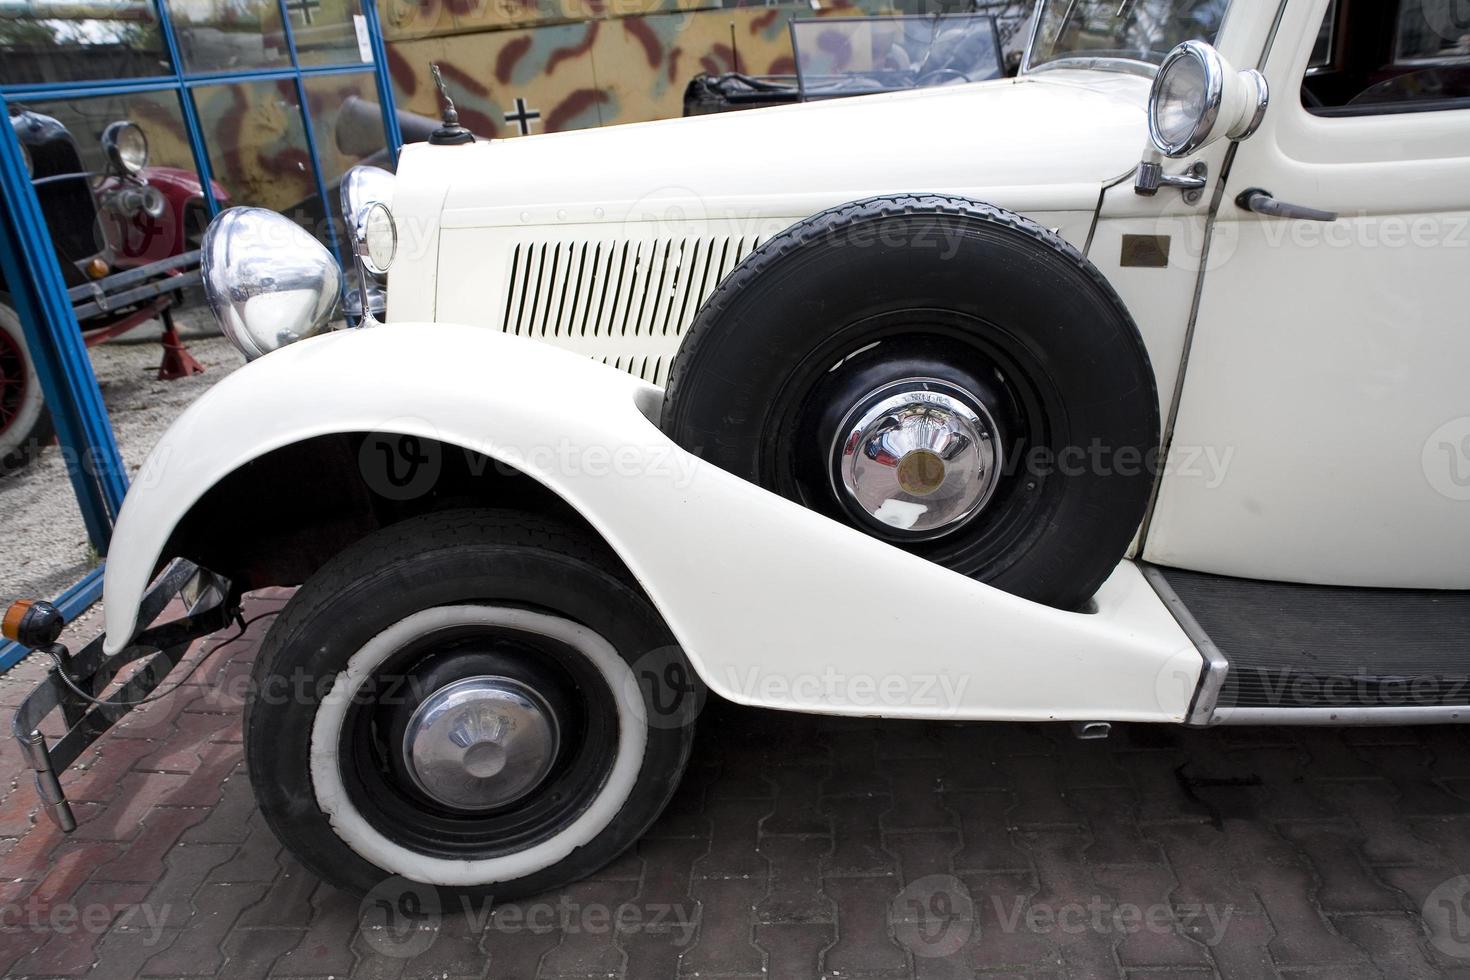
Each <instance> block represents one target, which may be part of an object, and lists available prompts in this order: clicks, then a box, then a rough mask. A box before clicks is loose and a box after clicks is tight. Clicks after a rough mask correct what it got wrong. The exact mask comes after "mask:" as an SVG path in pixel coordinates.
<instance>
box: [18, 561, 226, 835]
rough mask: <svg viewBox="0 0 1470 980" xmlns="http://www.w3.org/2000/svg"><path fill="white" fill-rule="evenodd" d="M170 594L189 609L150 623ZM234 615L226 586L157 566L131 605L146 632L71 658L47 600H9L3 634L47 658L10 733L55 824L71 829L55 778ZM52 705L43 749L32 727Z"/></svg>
mask: <svg viewBox="0 0 1470 980" xmlns="http://www.w3.org/2000/svg"><path fill="white" fill-rule="evenodd" d="M174 596H180V597H182V598H183V599H184V601H185V603H186V604H187V605H188V609H189V611H188V612H187V613H186V614H185V615H184V616H181V617H179V618H178V619H172V620H169V621H168V622H166V623H160V624H159V625H157V626H154V625H152V623H153V621H154V620H155V619H157V618H158V617H159V616H160V615H162V613H163V611H164V608H165V607H167V606H168V604H169V602H170V601H171V600H172V599H173V598H174ZM238 617H239V613H238V611H237V609H236V608H235V607H234V605H233V604H232V603H231V602H230V583H229V581H228V580H227V579H224V578H221V577H220V576H218V575H216V574H214V573H213V572H210V571H206V570H205V569H202V568H200V567H199V566H197V565H195V564H194V563H192V562H188V561H184V560H182V559H178V560H175V561H173V562H171V563H170V564H169V566H168V567H167V568H165V569H164V571H163V574H162V575H160V576H159V577H158V579H157V580H156V581H155V582H154V583H153V585H152V586H151V587H150V588H149V589H148V592H147V593H146V594H145V595H144V596H143V601H142V602H141V603H139V606H138V622H139V623H141V624H142V625H143V626H144V627H146V628H145V629H144V630H143V631H142V632H141V633H139V634H138V636H137V638H136V639H135V640H134V642H133V643H131V644H129V645H128V646H127V647H125V648H124V649H123V650H121V651H120V652H118V653H116V654H114V655H112V656H111V657H109V656H106V655H105V654H104V653H103V650H102V643H103V636H98V637H97V638H96V639H94V640H92V642H90V643H88V644H87V645H86V646H85V647H83V648H82V649H81V650H80V651H79V652H78V653H76V654H75V655H73V654H72V653H70V652H69V651H68V650H67V648H66V647H65V646H64V645H62V644H60V643H57V642H56V638H57V636H58V635H59V634H60V632H61V626H62V623H61V619H60V616H59V614H57V613H56V611H55V609H54V607H52V606H50V605H49V604H48V603H17V604H16V606H14V607H12V610H11V613H9V614H7V615H6V617H5V624H6V627H7V633H10V632H11V631H12V630H14V632H15V636H14V637H13V638H14V639H15V640H16V641H17V642H19V643H20V644H21V645H22V646H27V647H30V648H31V649H33V650H39V651H41V652H43V653H46V654H48V655H49V656H50V657H51V658H52V660H53V661H55V663H54V664H53V665H52V667H51V670H50V671H49V672H47V674H46V677H45V679H44V680H42V681H41V683H40V684H38V685H37V686H36V689H35V690H34V691H32V692H31V693H30V694H29V695H28V696H27V697H26V699H25V701H23V702H21V706H20V707H19V708H18V709H17V710H16V712H15V718H14V719H13V720H12V722H11V733H12V734H13V735H14V736H15V740H16V741H17V742H19V743H20V750H21V754H22V756H23V757H24V758H25V760H26V764H27V765H28V766H30V768H31V769H33V770H35V774H36V793H37V795H39V796H40V798H41V802H42V803H44V804H45V807H44V808H43V809H44V810H45V811H46V816H48V817H49V818H50V819H51V821H52V822H53V823H54V824H56V826H57V827H59V828H61V830H62V831H63V832H65V833H70V832H71V831H73V830H75V829H76V826H77V821H76V817H75V816H74V815H73V814H72V810H71V804H70V803H68V802H67V799H66V792H65V791H64V790H63V789H62V788H61V779H60V774H61V773H63V772H65V771H66V770H67V769H68V768H69V767H70V766H71V764H72V763H73V762H75V761H76V760H77V759H78V758H79V757H80V756H81V754H82V753H83V752H85V751H86V750H87V748H88V747H89V746H91V745H92V743H93V742H95V741H97V740H98V739H99V738H101V737H102V736H103V735H104V734H105V733H106V732H107V730H108V729H109V728H111V727H112V726H113V725H115V724H117V722H118V721H119V720H120V719H121V718H122V717H123V716H124V715H126V714H127V713H128V712H129V711H131V710H133V708H134V707H136V706H137V705H138V704H139V703H141V702H142V701H143V700H144V699H145V698H147V697H148V695H149V694H150V693H152V692H153V691H154V690H156V689H157V687H158V685H159V684H160V683H162V681H163V679H164V678H165V677H167V676H168V674H169V672H170V671H171V670H173V669H174V667H176V666H178V663H179V661H180V660H181V659H183V656H184V653H185V652H186V651H187V650H188V649H189V645H190V644H191V643H193V642H194V641H195V640H197V639H198V638H199V637H201V636H208V635H209V634H210V633H214V632H216V631H217V630H220V629H222V628H223V627H224V626H225V625H227V624H228V623H229V622H230V621H231V620H232V619H238ZM138 661H142V664H141V666H140V667H139V669H138V670H136V671H135V672H134V673H133V674H132V675H131V676H130V677H129V678H128V679H127V680H126V681H125V682H123V684H122V685H120V686H119V687H118V689H117V690H116V691H114V692H112V694H110V695H108V696H107V697H105V698H104V697H102V696H101V692H102V691H105V690H106V689H107V687H108V685H109V684H111V683H112V682H113V680H114V679H115V678H116V677H117V675H118V674H119V673H120V672H121V671H122V669H123V668H124V667H126V666H128V665H129V664H132V663H135V662H138ZM62 671H65V675H64V676H63V674H62ZM68 681H69V683H68ZM57 708H60V709H61V714H62V719H63V721H64V722H65V728H66V730H65V732H64V733H63V734H62V735H61V737H60V738H58V739H57V740H56V742H55V743H54V744H53V745H50V746H48V745H47V742H46V736H44V735H42V734H41V731H40V729H41V727H42V725H43V724H44V723H45V721H46V719H47V718H49V717H50V715H51V713H52V712H53V711H55V710H56V709H57Z"/></svg>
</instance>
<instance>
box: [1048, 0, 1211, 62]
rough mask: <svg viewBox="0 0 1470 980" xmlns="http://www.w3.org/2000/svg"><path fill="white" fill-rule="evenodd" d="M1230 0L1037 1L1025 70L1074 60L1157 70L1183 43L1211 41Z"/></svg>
mask: <svg viewBox="0 0 1470 980" xmlns="http://www.w3.org/2000/svg"><path fill="white" fill-rule="evenodd" d="M1229 5H1230V0H1041V11H1040V13H1039V14H1038V17H1039V20H1038V23H1037V29H1036V35H1035V37H1034V38H1033V39H1032V42H1031V50H1030V54H1029V57H1028V58H1027V59H1026V64H1027V67H1028V68H1036V67H1038V66H1040V65H1044V64H1046V63H1047V62H1053V61H1061V60H1064V59H1074V58H1089V59H1091V58H1105V59H1118V60H1120V61H1123V62H1134V63H1136V64H1138V65H1143V66H1149V65H1152V66H1154V67H1157V66H1158V65H1159V64H1160V63H1161V62H1162V61H1163V60H1164V56H1165V55H1167V54H1168V53H1169V51H1170V50H1171V49H1172V48H1173V47H1174V46H1175V45H1177V44H1179V43H1180V42H1181V41H1189V40H1192V39H1198V40H1201V41H1209V42H1211V43H1213V42H1214V40H1215V35H1216V34H1217V33H1218V32H1219V30H1220V23H1221V22H1222V21H1223V20H1224V19H1225V8H1226V7H1228V6H1229Z"/></svg>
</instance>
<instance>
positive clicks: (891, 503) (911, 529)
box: [832, 378, 1001, 540]
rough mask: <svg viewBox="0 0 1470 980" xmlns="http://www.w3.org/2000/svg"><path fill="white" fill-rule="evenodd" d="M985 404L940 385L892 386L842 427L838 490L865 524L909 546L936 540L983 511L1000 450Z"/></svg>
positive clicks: (920, 381)
mask: <svg viewBox="0 0 1470 980" xmlns="http://www.w3.org/2000/svg"><path fill="white" fill-rule="evenodd" d="M998 436H999V431H998V428H997V426H996V424H995V420H994V418H993V417H992V416H991V414H990V412H989V411H988V410H987V409H986V407H985V405H984V403H983V402H982V401H981V400H980V399H979V398H977V397H975V395H973V394H971V393H970V392H967V391H965V390H964V389H962V388H960V387H958V386H957V385H953V384H950V383H948V382H946V381H939V380H937V379H934V378H908V379H905V380H902V381H894V382H891V383H889V384H885V385H883V386H882V387H880V388H877V389H876V390H874V391H871V392H869V393H868V394H867V395H865V396H864V397H863V398H861V399H859V401H858V402H857V404H856V405H854V406H853V407H852V409H851V410H849V411H848V413H847V415H846V416H845V417H844V418H843V420H842V423H841V424H840V425H839V426H838V427H837V438H836V440H835V441H834V444H833V447H832V468H833V477H834V479H833V490H834V491H835V492H836V494H837V497H838V499H839V500H841V501H842V503H843V506H844V507H846V508H847V509H848V510H849V511H851V512H852V513H853V514H854V515H855V516H857V517H859V518H866V519H868V520H869V521H876V522H877V523H878V524H880V525H883V527H884V531H885V533H887V534H888V535H889V536H892V537H895V538H900V539H904V540H922V539H925V538H935V537H939V536H941V535H944V534H948V533H949V532H951V531H953V530H955V529H957V528H959V527H960V526H961V525H963V524H964V523H965V522H967V521H968V520H970V519H971V518H973V517H974V516H975V515H976V514H978V513H980V511H981V510H982V509H984V507H985V504H986V503H987V502H988V501H989V500H990V497H991V495H992V494H993V493H994V492H995V486H996V483H997V482H998V480H999V478H1000V469H1001V447H1000V443H999V440H998Z"/></svg>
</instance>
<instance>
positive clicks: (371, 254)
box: [353, 201, 398, 276]
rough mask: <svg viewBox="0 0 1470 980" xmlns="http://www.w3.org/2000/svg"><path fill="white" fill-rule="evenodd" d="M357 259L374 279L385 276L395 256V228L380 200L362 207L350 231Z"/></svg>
mask: <svg viewBox="0 0 1470 980" xmlns="http://www.w3.org/2000/svg"><path fill="white" fill-rule="evenodd" d="M353 237H354V239H355V244H356V251H357V256H358V258H360V259H362V264H363V268H365V269H367V271H369V272H371V273H372V274H373V275H375V276H381V275H386V274H387V272H388V267H389V266H391V265H392V264H393V258H394V256H396V255H397V254H398V226H397V224H395V223H394V221H393V212H392V211H389V210H388V206H387V205H386V204H383V203H382V202H381V201H374V202H373V203H372V204H369V205H368V206H367V207H365V208H363V210H362V212H361V213H360V214H359V216H358V219H357V227H356V228H355V229H354V230H353Z"/></svg>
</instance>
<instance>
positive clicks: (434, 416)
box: [105, 324, 1202, 722]
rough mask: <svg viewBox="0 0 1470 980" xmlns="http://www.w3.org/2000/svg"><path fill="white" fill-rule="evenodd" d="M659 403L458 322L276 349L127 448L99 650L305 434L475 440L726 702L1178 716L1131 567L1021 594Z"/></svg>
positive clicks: (1176, 646) (1059, 715)
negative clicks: (1095, 585) (563, 510)
mask: <svg viewBox="0 0 1470 980" xmlns="http://www.w3.org/2000/svg"><path fill="white" fill-rule="evenodd" d="M426 335H432V341H431V342H425V338H426ZM659 398H660V396H659V392H658V391H657V389H655V388H653V387H651V386H649V385H647V384H645V383H643V382H641V381H638V380H637V379H635V378H631V377H629V376H628V375H626V374H624V373H621V372H618V371H615V370H612V369H609V368H606V367H603V366H601V365H598V364H595V363H592V362H590V361H588V360H587V359H586V358H583V357H579V356H575V355H572V354H569V353H567V352H564V351H560V350H557V349H555V348H553V347H552V346H551V345H547V344H540V343H536V342H531V341H527V340H522V339H517V338H513V337H506V336H504V335H502V334H500V333H498V332H496V331H490V330H484V329H479V328H474V327H467V326H459V325H449V324H401V325H390V326H385V327H380V328H376V329H372V330H362V331H351V332H346V333H337V334H330V335H327V336H323V337H318V338H315V339H312V340H308V341H303V342H301V343H298V344H295V345H293V346H291V347H287V348H285V349H283V350H280V351H277V352H275V353H273V354H271V355H269V356H268V357H265V358H262V359H261V360H259V361H257V362H255V363H252V364H250V365H248V366H247V367H245V368H244V369H242V370H240V371H237V372H236V373H234V374H232V375H231V376H230V377H228V378H226V379H225V380H224V381H222V382H220V383H219V384H218V385H216V386H215V387H214V388H213V389H211V390H210V391H209V392H208V393H207V394H205V395H204V396H203V397H201V398H200V399H199V400H198V401H197V402H195V403H194V404H193V405H191V406H190V407H189V409H188V410H187V411H186V412H185V413H184V414H183V415H182V416H180V418H179V419H178V421H177V422H175V423H174V425H173V426H172V427H171V428H170V429H169V430H168V432H167V433H166V434H165V436H164V437H163V439H162V440H161V441H160V443H159V445H158V447H157V448H156V449H155V450H154V452H153V454H152V455H151V456H150V457H149V459H148V461H147V462H146V463H145V465H144V469H143V475H142V477H141V478H140V482H139V484H138V486H139V488H140V489H142V488H144V487H145V486H146V491H145V492H135V493H132V494H130V495H129V496H128V498H127V501H126V503H125V504H124V506H123V510H122V514H121V515H120V517H119V519H118V523H117V528H116V531H115V533H114V536H113V548H112V557H110V558H109V560H108V563H107V571H106V580H105V588H106V596H107V602H106V606H105V616H106V635H107V649H108V650H109V651H110V652H116V651H117V650H119V649H121V648H122V647H123V646H124V645H125V644H126V643H127V641H128V640H129V639H130V638H131V637H132V636H133V634H134V632H135V630H136V628H137V626H138V623H137V622H136V618H137V613H136V610H137V608H138V600H139V599H140V598H141V596H142V594H143V591H144V589H145V588H146V586H147V584H148V580H149V578H150V576H151V574H152V572H153V568H154V566H155V564H156V563H157V561H158V559H159V558H160V557H162V555H161V551H162V549H163V547H164V544H165V542H166V541H167V539H168V537H169V534H170V533H171V531H172V529H173V528H174V527H175V525H176V524H177V523H178V521H179V520H180V519H181V518H182V517H183V515H184V514H185V513H186V512H187V511H188V509H189V507H190V506H191V505H192V504H193V503H194V502H195V501H196V500H198V499H199V498H200V497H201V496H202V495H203V494H204V493H205V492H206V491H207V490H208V489H209V488H210V487H211V486H213V485H214V484H215V483H217V482H218V481H219V480H220V479H222V478H223V477H225V476H226V475H227V474H229V473H231V472H233V471H234V470H236V469H237V468H239V467H240V466H241V465H243V464H245V463H246V462H248V461H250V460H251V459H254V458H257V457H259V456H261V455H263V454H265V453H267V452H270V451H271V450H273V449H277V448H280V447H282V446H285V445H289V444H291V443H295V442H298V441H300V440H303V439H308V438H311V437H313V436H318V435H323V434H326V433H332V432H353V431H359V432H373V431H378V432H390V433H401V434H412V435H418V436H421V437H431V438H434V439H438V440H443V441H445V442H448V443H451V444H455V445H459V446H463V447H466V448H468V449H472V450H474V451H477V452H481V453H484V454H485V455H487V456H489V457H491V458H493V459H495V460H497V461H500V462H503V463H506V464H508V465H510V466H513V467H515V468H517V469H520V470H522V471H524V472H525V473H527V474H529V475H530V476H532V477H534V478H535V479H536V480H538V481H540V482H541V483H543V484H545V485H546V486H547V487H549V488H550V489H551V490H553V491H554V492H556V493H557V494H558V495H560V496H561V497H562V498H563V499H565V500H566V501H567V502H569V503H570V504H571V505H572V506H573V507H575V508H576V509H577V510H578V511H579V512H580V513H581V514H582V515H583V516H584V517H585V518H586V519H587V520H588V521H589V522H590V523H591V524H592V526H593V527H594V528H595V529H596V530H597V531H598V532H599V533H600V534H602V535H603V536H604V537H605V538H606V540H607V541H608V543H609V544H610V545H611V546H612V548H613V549H614V550H615V551H616V552H617V553H618V554H619V555H620V556H621V557H622V559H623V561H624V562H625V563H626V564H627V566H628V567H629V569H630V570H631V571H632V572H633V574H634V575H635V576H637V578H638V580H639V581H640V582H641V583H642V584H643V586H644V588H645V589H646V590H647V592H648V594H649V596H650V598H651V599H652V600H653V602H654V604H655V605H656V606H657V607H658V609H659V611H660V612H661V613H662V615H663V616H664V617H665V619H666V620H667V622H668V624H669V626H670V628H671V630H672V631H673V633H674V635H675V636H676V638H677V639H678V640H679V642H680V644H681V645H682V646H683V648H684V649H685V651H686V652H687V654H688V656H689V659H690V661H691V662H692V663H693V664H694V666H695V668H696V669H697V670H698V672H699V674H700V675H701V677H703V678H704V679H705V681H706V682H707V683H708V684H709V686H710V687H711V689H713V690H714V691H716V692H718V693H719V694H721V695H723V696H725V697H727V698H730V699H731V700H734V701H739V702H743V703H747V704H759V705H764V706H768V707H776V708H787V709H793V710H803V711H818V712H824V713H832V714H855V715H887V716H895V717H912V718H929V717H944V718H955V719H977V720H978V719H995V720H999V719H1010V720H1109V721H1156V722H1180V721H1183V720H1184V718H1185V715H1186V712H1187V710H1188V707H1189V702H1190V698H1191V697H1192V696H1193V693H1194V689H1195V686H1196V682H1197V680H1198V675H1199V670H1200V665H1201V662H1202V661H1201V657H1200V654H1199V653H1198V651H1197V650H1196V649H1195V648H1194V646H1193V645H1192V644H1191V643H1190V641H1189V639H1188V638H1187V637H1186V636H1185V634H1184V633H1183V631H1182V630H1181V629H1180V627H1179V626H1178V624H1177V623H1176V622H1175V620H1174V618H1173V616H1172V615H1171V614H1170V613H1169V611H1168V609H1167V608H1166V607H1165V605H1164V604H1163V602H1162V601H1161V600H1160V599H1159V598H1158V596H1157V595H1156V594H1155V592H1154V591H1153V589H1152V587H1151V586H1150V585H1149V584H1148V583H1147V581H1146V580H1145V579H1144V577H1143V575H1142V573H1141V572H1140V571H1139V570H1138V569H1137V567H1135V566H1134V565H1132V564H1131V563H1129V562H1124V563H1122V564H1121V565H1120V566H1119V567H1118V569H1117V571H1116V572H1115V573H1114V574H1113V575H1112V577H1111V578H1110V579H1109V580H1108V581H1107V583H1106V584H1105V585H1104V586H1103V588H1102V590H1101V591H1100V592H1099V593H1098V595H1097V597H1096V599H1095V605H1096V611H1095V612H1092V613H1073V612H1062V611H1060V610H1056V609H1052V608H1050V607H1047V606H1043V605H1039V604H1037V603H1033V602H1028V601H1026V600H1023V599H1019V598H1016V597H1015V596H1012V595H1009V594H1006V593H1004V592H1000V591H998V590H996V589H993V588H991V587H989V586H986V585H983V584H981V583H979V582H976V581H974V580H972V579H969V578H966V577H965V576H962V575H959V574H957V573H954V572H951V571H948V570H946V569H944V568H942V567H941V566H938V565H935V564H933V563H930V562H927V561H924V560H923V559H920V558H916V557H914V556H912V555H910V554H908V553H906V552H904V551H902V550H900V549H898V548H894V547H892V546H890V545H888V544H885V543H883V542H880V541H877V540H875V539H873V538H870V537H867V536H866V535H864V534H862V533H860V532H858V531H855V530H852V529H850V528H847V527H845V526H844V525H842V524H839V523H837V522H835V521H832V520H829V519H827V518H825V517H822V516H820V515H818V514H815V513H812V512H810V511H807V510H805V509H803V508H802V507H800V506H798V505H796V504H793V503H791V502H789V501H787V500H784V499H782V498H781V497H778V496H776V495H774V494H771V493H768V492H766V491H764V490H762V489H760V488H759V487H756V486H755V485H753V484H750V483H747V482H745V481H743V480H740V479H738V478H737V477H734V476H731V475H730V474H728V473H725V472H724V471H723V470H720V469H718V468H717V467H714V466H711V465H709V464H706V463H702V462H701V461H699V460H697V459H696V458H694V457H692V456H690V455H689V454H687V453H685V452H683V450H681V449H679V448H678V447H677V446H675V445H674V444H673V443H671V442H669V441H668V440H667V439H666V438H665V437H664V436H663V434H662V433H661V432H659V430H658V429H657V428H656V427H655V426H654V425H653V424H652V423H651V422H650V421H649V419H648V418H647V417H646V415H645V412H648V413H656V411H657V406H658V404H659ZM569 459H570V460H572V463H571V464H570V465H569V464H568V462H567V460H569ZM597 461H600V463H598V462H597ZM144 481H146V483H145V482H144ZM834 658H835V659H834Z"/></svg>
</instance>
